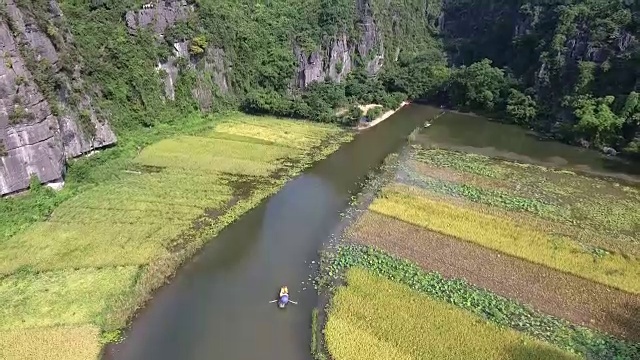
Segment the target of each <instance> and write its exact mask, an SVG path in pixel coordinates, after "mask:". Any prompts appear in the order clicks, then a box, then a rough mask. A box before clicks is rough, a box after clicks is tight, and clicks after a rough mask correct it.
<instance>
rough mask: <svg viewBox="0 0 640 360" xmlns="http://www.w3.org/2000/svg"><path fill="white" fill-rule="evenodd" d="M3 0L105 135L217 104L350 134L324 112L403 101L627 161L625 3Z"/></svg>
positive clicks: (630, 83) (634, 127)
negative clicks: (54, 57) (54, 10)
mask: <svg viewBox="0 0 640 360" xmlns="http://www.w3.org/2000/svg"><path fill="white" fill-rule="evenodd" d="M4 1H5V2H6V1H11V2H13V0H4ZM15 2H16V3H17V6H18V7H19V8H21V9H22V10H23V12H25V13H27V14H32V15H33V17H34V18H35V19H36V20H37V21H35V25H34V26H36V27H38V28H40V30H41V31H42V32H43V33H46V35H47V36H48V37H49V38H51V40H52V42H53V43H54V44H57V43H56V41H58V40H59V38H60V34H63V35H65V36H64V39H65V42H64V46H63V47H60V48H57V50H58V51H59V52H61V56H60V62H61V63H62V64H61V68H62V69H69V70H68V72H69V73H73V75H74V77H73V78H74V79H78V78H81V79H82V81H83V85H82V86H78V89H80V90H76V91H78V92H82V93H86V94H90V95H91V97H92V99H93V100H94V102H95V103H96V104H95V107H96V109H98V110H99V111H98V114H99V115H100V116H103V117H105V118H108V119H109V121H110V122H111V123H112V124H113V125H114V126H115V128H116V129H117V130H121V129H127V128H135V127H139V126H152V125H154V124H156V123H162V122H171V121H179V119H180V118H181V117H182V116H183V114H184V113H185V112H192V111H205V112H211V111H217V110H220V109H226V108H240V109H242V110H244V111H247V112H253V113H271V114H276V115H283V116H291V117H300V118H311V119H315V120H319V121H339V122H347V123H350V122H352V121H354V120H356V119H357V118H358V112H357V111H350V112H344V114H346V115H344V116H343V117H342V118H339V117H337V116H336V115H335V114H336V109H338V108H346V107H348V106H349V105H352V104H354V103H380V104H383V105H384V106H385V107H388V108H393V107H395V106H397V105H398V104H399V103H400V102H401V101H402V100H404V99H405V98H407V97H408V98H411V99H414V98H427V99H429V100H431V101H435V102H440V103H446V104H447V105H449V106H451V107H454V108H459V109H463V110H471V111H477V112H481V113H486V114H490V115H493V116H495V117H496V118H500V119H504V120H506V121H509V122H513V123H517V124H520V125H523V126H527V127H531V128H534V129H536V130H539V131H541V132H543V133H545V134H548V135H550V136H553V137H556V138H559V139H562V140H564V141H567V142H571V143H575V144H581V145H583V146H584V145H588V146H592V147H596V148H604V147H613V148H615V149H617V150H623V151H625V152H626V153H628V154H637V153H638V152H639V151H640V125H639V122H640V105H638V104H637V102H638V95H637V94H636V92H635V91H636V87H637V73H638V71H639V70H638V69H640V67H638V62H639V60H640V56H639V55H640V53H639V52H638V50H639V49H640V48H639V47H638V40H637V36H636V35H637V34H638V31H639V30H638V23H639V21H640V20H639V19H640V16H639V14H640V13H639V12H638V10H639V9H640V5H637V4H636V3H635V2H628V1H627V2H625V1H606V0H587V1H578V0H556V1H539V0H521V1H517V2H513V1H505V0H483V1H471V0H389V1H388V0H305V1H302V0H259V1H255V0H252V1H249V0H234V1H230V0H216V1H214V0H184V1H180V0H162V1H152V2H149V3H143V2H142V1H134V0H118V1H116V0H61V1H60V8H61V10H62V13H63V16H62V17H55V16H54V17H51V14H50V13H51V11H50V3H55V2H49V1H45V0H18V1H15ZM0 4H1V2H0ZM4 17H6V14H5V15H4ZM43 78H44V79H46V80H47V81H46V82H44V83H43V84H42V85H41V87H44V88H46V89H49V91H48V92H49V93H52V94H55V93H56V91H57V93H62V92H64V91H62V90H63V89H66V88H68V86H66V87H65V86H62V85H61V84H60V83H57V82H56V77H55V76H49V77H46V76H44V77H43ZM74 81H75V84H78V83H80V81H77V80H74ZM61 96H62V95H61Z"/></svg>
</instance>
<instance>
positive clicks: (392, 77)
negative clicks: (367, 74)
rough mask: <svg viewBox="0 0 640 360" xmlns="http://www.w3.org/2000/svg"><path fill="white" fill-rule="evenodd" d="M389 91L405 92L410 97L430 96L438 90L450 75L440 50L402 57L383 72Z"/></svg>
mask: <svg viewBox="0 0 640 360" xmlns="http://www.w3.org/2000/svg"><path fill="white" fill-rule="evenodd" d="M383 75H384V77H385V85H386V87H387V89H389V90H390V91H398V92H403V93H405V94H407V96H408V97H409V98H410V99H416V98H430V97H432V96H434V95H435V94H437V93H438V91H440V90H441V89H442V88H443V87H444V85H445V84H446V82H447V81H448V80H449V76H450V75H451V71H450V69H449V68H448V67H447V63H446V59H445V58H444V56H443V53H442V52H441V51H440V50H432V51H429V52H425V53H422V54H419V55H417V56H414V57H411V58H408V59H402V60H400V61H399V65H398V66H396V67H395V68H393V69H392V70H390V71H388V72H386V73H385V74H383Z"/></svg>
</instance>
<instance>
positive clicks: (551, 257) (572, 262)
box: [370, 186, 640, 294]
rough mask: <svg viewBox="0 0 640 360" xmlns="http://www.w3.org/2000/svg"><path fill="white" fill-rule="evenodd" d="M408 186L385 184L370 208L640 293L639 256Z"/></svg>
mask: <svg viewBox="0 0 640 360" xmlns="http://www.w3.org/2000/svg"><path fill="white" fill-rule="evenodd" d="M418 194H419V192H416V191H411V190H410V188H408V187H405V186H394V187H392V188H388V189H386V191H384V192H383V193H382V196H381V197H380V198H378V199H376V200H375V201H374V202H373V203H372V204H371V206H370V209H371V210H373V211H376V212H378V213H381V214H384V215H387V216H391V217H394V218H396V219H399V220H402V221H405V222H408V223H411V224H415V225H418V226H422V227H425V228H427V229H429V230H432V231H435V232H438V233H442V234H445V235H449V236H454V237H456V238H459V239H461V240H464V241H469V242H474V243H477V244H479V245H482V246H484V247H487V248H491V249H494V250H497V251H500V252H503V253H505V254H508V255H511V256H516V257H519V258H522V259H525V260H528V261H531V262H534V263H538V264H541V265H545V266H548V267H550V268H553V269H557V270H560V271H563V272H566V273H570V274H574V275H577V276H580V277H583V278H586V279H589V280H592V281H596V282H599V283H602V284H605V285H609V286H612V287H616V288H619V289H622V290H625V291H628V292H631V293H635V294H640V280H638V279H640V261H638V259H636V258H634V257H628V256H623V255H620V254H616V253H601V254H599V253H594V252H593V251H590V250H589V249H585V248H584V247H583V246H582V245H580V244H579V243H577V242H575V241H573V240H572V239H570V238H567V237H565V236H561V235H556V234H550V233H546V232H545V231H543V230H540V229H536V228H533V227H530V226H528V225H527V224H526V223H518V222H516V221H514V220H513V219H511V218H508V217H499V216H495V215H492V214H487V213H483V212H480V211H477V210H475V209H471V208H465V207H463V206H460V205H459V204H453V203H449V202H446V201H444V200H435V199H429V198H427V197H422V196H419V195H418Z"/></svg>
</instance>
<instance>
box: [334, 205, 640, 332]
mask: <svg viewBox="0 0 640 360" xmlns="http://www.w3.org/2000/svg"><path fill="white" fill-rule="evenodd" d="M346 236H347V239H348V241H350V242H355V243H358V244H363V245H368V246H374V247H376V248H378V249H381V250H384V251H387V252H389V253H391V254H393V255H395V256H399V257H402V258H405V259H407V260H409V261H412V262H415V263H416V264H417V265H419V266H421V267H422V268H423V269H425V270H426V271H437V272H439V273H441V274H442V276H444V277H446V278H462V279H466V280H467V281H468V282H469V283H471V284H473V285H475V286H478V287H480V288H483V289H486V290H489V291H492V292H494V293H496V294H498V295H501V296H504V297H506V298H509V299H513V300H516V301H518V302H521V303H524V304H529V305H531V306H532V307H533V308H535V309H536V310H538V311H540V312H542V313H545V314H549V315H553V316H556V317H559V318H561V319H565V320H567V321H569V322H571V323H573V324H578V325H583V326H587V327H590V328H593V329H598V330H600V331H603V332H606V333H608V334H611V335H613V336H616V337H618V338H621V339H627V340H629V341H638V342H640V322H638V321H637V317H638V313H637V309H640V295H635V294H630V293H628V292H625V291H622V290H618V289H614V288H611V287H608V286H605V285H602V284H599V283H596V282H593V281H590V280H587V279H583V278H580V277H577V276H574V275H571V274H567V273H564V272H561V271H556V270H554V269H551V268H548V267H546V266H543V265H539V264H534V263H532V262H529V261H526V260H523V259H519V258H516V257H513V256H505V255H504V254H503V253H500V252H497V251H494V250H492V249H488V248H486V247H483V246H479V245H477V244H475V243H472V242H467V241H460V240H458V239H456V238H454V237H451V236H446V235H442V234H439V233H436V232H433V231H429V230H427V229H425V228H423V227H420V226H416V225H413V224H409V223H406V222H404V221H400V220H397V219H394V218H392V217H389V216H386V215H382V214H379V213H376V212H374V211H367V212H365V213H364V214H362V215H361V216H360V217H359V218H358V220H357V221H356V222H355V223H354V224H353V225H352V226H351V227H349V229H348V231H347V234H346Z"/></svg>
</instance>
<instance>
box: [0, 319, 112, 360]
mask: <svg viewBox="0 0 640 360" xmlns="http://www.w3.org/2000/svg"><path fill="white" fill-rule="evenodd" d="M99 334H100V329H99V328H98V327H97V326H92V325H82V326H74V327H71V326H64V327H50V328H38V329H20V330H10V331H0V359H3V360H96V359H98V357H99V355H100V348H101V346H102V345H101V344H100V338H99Z"/></svg>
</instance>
